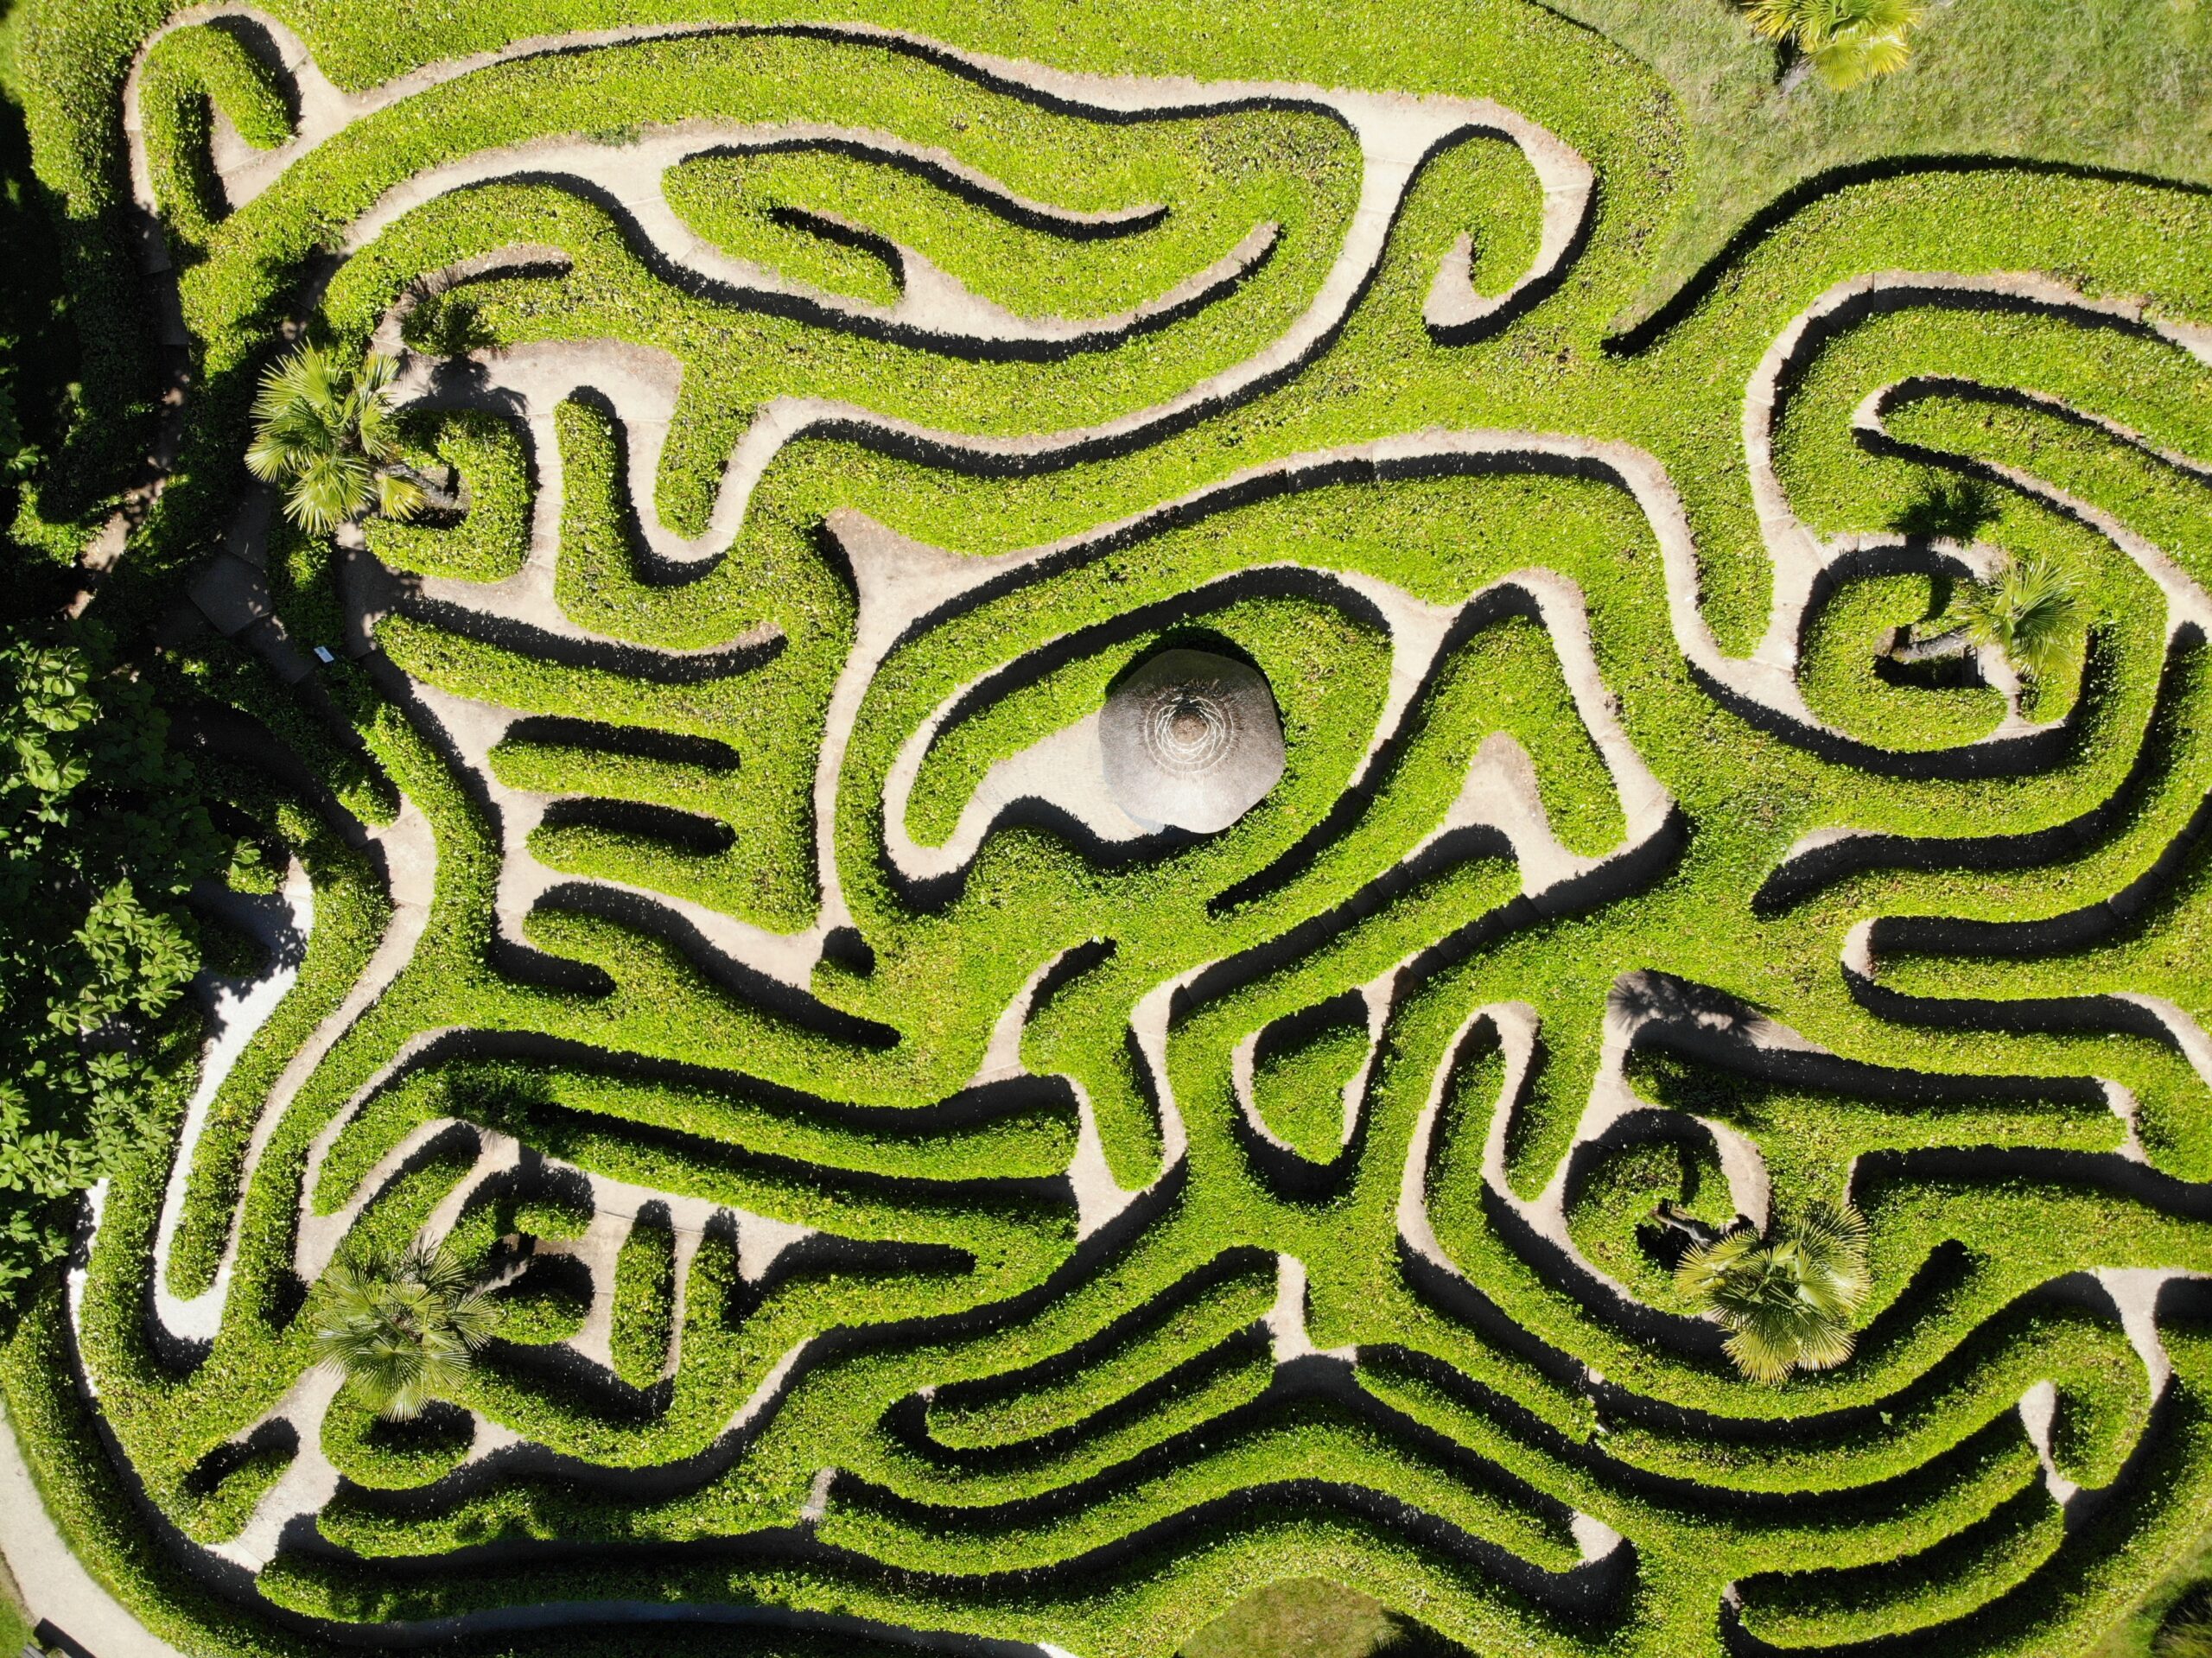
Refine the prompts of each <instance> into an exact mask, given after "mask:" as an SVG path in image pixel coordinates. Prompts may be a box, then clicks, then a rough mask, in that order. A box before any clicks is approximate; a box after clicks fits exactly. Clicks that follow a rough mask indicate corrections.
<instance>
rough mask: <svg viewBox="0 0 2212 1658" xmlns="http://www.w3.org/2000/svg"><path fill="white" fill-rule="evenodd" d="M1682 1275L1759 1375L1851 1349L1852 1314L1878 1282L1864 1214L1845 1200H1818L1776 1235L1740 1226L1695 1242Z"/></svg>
mask: <svg viewBox="0 0 2212 1658" xmlns="http://www.w3.org/2000/svg"><path fill="white" fill-rule="evenodd" d="M1675 1286H1676V1287H1677V1288H1679V1289H1681V1291H1682V1292H1683V1293H1685V1294H1687V1295H1688V1296H1689V1297H1690V1298H1691V1299H1693V1300H1694V1301H1695V1302H1697V1303H1698V1304H1699V1305H1700V1306H1701V1307H1703V1308H1704V1310H1705V1311H1706V1312H1710V1313H1713V1314H1715V1315H1717V1316H1718V1317H1719V1320H1720V1322H1721V1324H1723V1325H1724V1326H1726V1328H1727V1330H1728V1331H1729V1332H1730V1334H1729V1337H1728V1341H1727V1350H1728V1356H1729V1357H1730V1358H1732V1359H1733V1360H1735V1361H1736V1368H1737V1369H1739V1370H1741V1371H1742V1372H1743V1373H1744V1374H1745V1375H1747V1376H1749V1377H1751V1380H1753V1381H1754V1382H1782V1381H1783V1380H1785V1379H1786V1378H1787V1377H1788V1376H1789V1373H1790V1372H1791V1371H1792V1370H1795V1369H1807V1370H1826V1369H1830V1368H1832V1367H1833V1366H1835V1365H1838V1364H1840V1363H1843V1362H1844V1360H1846V1359H1847V1358H1849V1357H1850V1356H1851V1320H1852V1319H1853V1318H1854V1317H1855V1316H1856V1315H1857V1314H1858V1312H1859V1308H1860V1307H1862V1306H1864V1305H1866V1297H1867V1294H1868V1293H1869V1291H1870V1290H1872V1287H1873V1285H1872V1279H1870V1278H1869V1277H1868V1275H1867V1272H1866V1219H1865V1217H1862V1216H1861V1215H1860V1214H1859V1211H1858V1210H1856V1209H1853V1207H1852V1206H1851V1205H1850V1204H1815V1205H1813V1207H1812V1208H1811V1209H1809V1210H1807V1211H1806V1212H1805V1213H1804V1214H1803V1215H1802V1216H1801V1217H1798V1218H1797V1219H1796V1220H1793V1221H1791V1222H1789V1223H1788V1224H1787V1225H1785V1226H1783V1228H1782V1229H1780V1230H1779V1232H1777V1234H1776V1235H1775V1236H1772V1237H1770V1238H1762V1237H1760V1236H1759V1235H1758V1233H1756V1232H1754V1231H1752V1230H1751V1229H1750V1228H1748V1227H1744V1228H1739V1229H1737V1230H1735V1231H1732V1232H1729V1233H1726V1234H1725V1235H1724V1236H1720V1237H1719V1238H1715V1239H1713V1241H1712V1242H1699V1243H1694V1244H1693V1245H1691V1246H1690V1248H1689V1250H1688V1252H1687V1253H1686V1254H1685V1255H1683V1256H1682V1259H1681V1264H1680V1265H1678V1266H1677V1267H1675Z"/></svg>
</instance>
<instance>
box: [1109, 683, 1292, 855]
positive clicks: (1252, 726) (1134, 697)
mask: <svg viewBox="0 0 2212 1658" xmlns="http://www.w3.org/2000/svg"><path fill="white" fill-rule="evenodd" d="M1098 738H1099V746H1100V749H1101V751H1102V753H1103V756H1104V759H1105V763H1106V786H1107V788H1108V789H1109V791H1111V792H1112V794H1113V796H1114V798H1115V800H1116V803H1117V804H1119V805H1120V806H1121V808H1122V810H1123V811H1125V812H1127V813H1128V815H1129V816H1132V817H1135V818H1137V819H1139V820H1140V821H1141V822H1143V823H1163V824H1167V825H1170V826H1172V827H1173V828H1176V829H1191V830H1193V831H1195V832H1197V833H1199V834H1206V833H1211V831H1213V830H1215V829H1227V828H1228V827H1229V826H1230V824H1231V823H1235V822H1236V820H1237V819H1238V818H1240V817H1242V816H1243V815H1244V814H1245V813H1246V812H1248V811H1249V810H1251V809H1252V808H1253V806H1254V805H1255V804H1258V802H1259V800H1260V799H1261V797H1262V796H1264V795H1265V794H1266V793H1267V792H1268V790H1270V789H1272V788H1274V786H1275V781H1276V779H1277V778H1281V776H1282V767H1283V748H1282V721H1281V719H1280V718H1279V717H1278V716H1277V715H1276V713H1275V699H1274V693H1273V692H1271V691H1270V690H1269V689H1268V682H1267V680H1266V679H1265V678H1264V677H1262V676H1261V675H1260V673H1259V672H1258V671H1257V670H1254V669H1251V668H1249V667H1247V666H1245V665H1244V664H1243V663H1241V662H1233V661H1231V660H1230V658H1229V657H1219V656H1215V655H1214V654H1213V653H1212V652H1211V651H1161V652H1160V654H1159V655H1158V656H1156V657H1153V659H1152V660H1151V661H1149V662H1147V663H1146V664H1144V666H1143V667H1141V668H1140V669H1138V670H1137V671H1136V672H1135V673H1133V674H1131V675H1130V676H1129V677H1128V678H1127V679H1125V680H1123V681H1122V683H1121V684H1120V685H1119V686H1117V687H1116V689H1115V690H1114V693H1113V695H1112V696H1109V697H1108V698H1107V699H1106V708H1105V710H1104V712H1103V714H1102V715H1100V716H1099V725H1098Z"/></svg>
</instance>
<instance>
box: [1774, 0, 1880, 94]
mask: <svg viewBox="0 0 2212 1658" xmlns="http://www.w3.org/2000/svg"><path fill="white" fill-rule="evenodd" d="M1749 10H1750V11H1751V28H1752V29H1753V31H1754V32H1755V33H1758V34H1760V35H1764V36H1766V38H1767V39H1769V40H1772V41H1789V43H1790V44H1791V45H1793V46H1795V47H1796V48H1797V50H1798V51H1800V52H1802V53H1803V54H1804V55H1805V60H1806V61H1807V62H1808V63H1809V64H1810V65H1811V66H1812V67H1813V72H1814V73H1815V74H1817V75H1819V76H1820V78H1821V79H1822V80H1823V81H1825V82H1826V83H1827V85H1828V86H1829V87H1830V88H1831V89H1832V90H1834V91H1835V92H1843V91H1846V90H1847V89H1848V88H1850V87H1853V86H1857V85H1858V84H1859V82H1860V81H1862V80H1871V79H1873V78H1874V77H1875V76H1876V75H1886V74H1889V73H1891V72H1892V71H1894V70H1897V69H1902V68H1903V67H1904V64H1905V60H1906V59H1908V58H1910V56H1911V55H1912V47H1911V45H1910V42H1909V41H1907V40H1906V38H1905V37H1906V36H1907V35H1909V34H1910V33H1911V31H1912V29H1913V28H1914V26H1915V25H1916V24H1917V23H1918V22H1920V7H1919V5H1918V4H1917V3H1916V0H1750V3H1749Z"/></svg>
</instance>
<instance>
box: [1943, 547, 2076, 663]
mask: <svg viewBox="0 0 2212 1658" xmlns="http://www.w3.org/2000/svg"><path fill="white" fill-rule="evenodd" d="M1964 609H1965V611H1966V625H1967V637H1969V638H1972V639H1973V640H1974V642H1975V643H1976V644H1977V645H1990V646H1993V647H1994V648H1995V649H1997V650H1999V651H2003V652H2004V654H2005V659H2006V660H2007V661H2008V662H2010V663H2011V664H2012V665H2013V666H2014V667H2015V668H2017V669H2018V670H2019V671H2020V672H2021V673H2023V674H2024V675H2026V676H2027V677H2029V678H2031V679H2042V678H2045V677H2049V676H2050V674H2052V673H2054V672H2056V670H2057V669H2058V668H2059V667H2060V666H2061V665H2062V664H2063V663H2064V661H2065V659H2066V655H2067V651H2068V649H2069V646H2070V645H2071V644H2072V641H2073V636H2074V634H2075V632H2078V631H2079V630H2080V629H2081V628H2082V626H2084V625H2085V622H2086V619H2087V615H2088V607H2087V605H2086V604H2084V602H2083V601H2082V595H2081V590H2080V588H2078V586H2077V585H2076V584H2075V580H2074V577H2073V575H2072V573H2071V572H2069V570H2068V569H2066V567H2065V566H2064V565H2063V564H2062V563H2060V562H2059V561H2058V560H2057V559H2056V558H2054V557H2052V556H2050V555H2049V554H2048V553H2043V552H2036V553H2031V554H2030V555H2029V556H2027V557H2025V558H2018V559H2015V560H2013V561H2012V562H2011V563H2010V564H2007V565H2006V566H2005V568H2004V569H2002V570H2001V571H1999V573H1998V575H1997V579H1996V580H1995V581H1991V582H1987V583H1978V584H1976V585H1975V586H1974V587H1973V588H1969V589H1968V590H1967V594H1966V595H1965V605H1964Z"/></svg>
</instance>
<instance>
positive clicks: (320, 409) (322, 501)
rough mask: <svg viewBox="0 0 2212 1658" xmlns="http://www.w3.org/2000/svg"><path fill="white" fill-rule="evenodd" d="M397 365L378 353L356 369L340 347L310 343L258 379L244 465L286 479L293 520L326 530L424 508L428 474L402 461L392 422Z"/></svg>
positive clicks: (407, 515) (286, 503)
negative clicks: (416, 472) (337, 349)
mask: <svg viewBox="0 0 2212 1658" xmlns="http://www.w3.org/2000/svg"><path fill="white" fill-rule="evenodd" d="M398 372H399V365H398V364H397V363H396V362H395V361H394V360H393V359H391V358H389V357H385V356H383V355H381V354H378V355H372V356H371V357H370V358H369V359H367V360H366V361H365V362H364V363H363V364H362V365H360V367H359V369H358V370H354V369H348V368H346V366H345V365H343V364H342V363H341V362H340V360H339V359H338V357H337V355H336V354H335V353H331V352H327V351H324V350H323V349H322V348H321V346H314V345H303V346H301V347H300V348H299V349H298V350H296V351H294V352H291V353H288V354H287V355H285V356H283V357H281V358H279V359H277V361H276V362H275V363H273V364H271V365H270V368H269V372H267V373H265V374H264V375H263V376H262V377H261V391H260V392H259V394H258V395H257V397H255V398H254V400H253V422H254V436H253V445H252V447H251V448H249V449H247V450H246V452H245V464H246V467H247V469H248V470H249V471H251V473H253V475H254V476H255V477H257V478H260V479H264V480H267V481H268V482H270V483H272V484H277V485H280V486H283V491H284V514H285V516H286V517H287V518H290V519H291V520H292V522H293V523H295V524H298V525H300V526H301V527H302V529H305V530H313V531H314V532H315V533H316V534H317V535H327V534H328V533H329V532H330V531H331V530H334V529H336V528H337V527H338V526H339V525H340V524H350V523H352V522H353V520H354V519H356V518H362V517H364V516H365V515H366V514H367V513H368V512H369V511H371V510H372V509H373V510H374V511H378V512H381V513H383V514H384V515H385V517H386V518H412V517H413V516H414V515H415V514H416V512H417V511H421V509H422V506H423V480H421V479H419V478H416V477H415V476H414V475H412V473H410V469H409V468H407V467H404V466H403V465H401V464H400V459H399V454H400V448H399V435H398V433H397V430H396V429H394V425H393V419H392V413H391V391H390V388H391V382H392V379H393V378H394V376H396V375H397V373H398Z"/></svg>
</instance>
